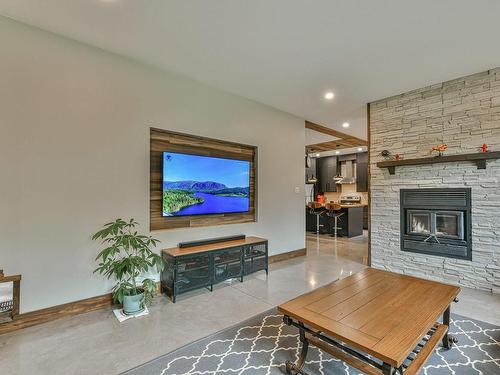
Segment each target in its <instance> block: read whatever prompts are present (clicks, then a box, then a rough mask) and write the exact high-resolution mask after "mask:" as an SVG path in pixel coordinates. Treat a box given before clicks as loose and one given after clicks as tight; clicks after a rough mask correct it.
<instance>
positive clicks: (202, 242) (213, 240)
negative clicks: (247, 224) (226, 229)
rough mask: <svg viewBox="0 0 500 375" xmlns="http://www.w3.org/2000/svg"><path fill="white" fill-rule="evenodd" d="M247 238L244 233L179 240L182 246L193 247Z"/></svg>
mask: <svg viewBox="0 0 500 375" xmlns="http://www.w3.org/2000/svg"><path fill="white" fill-rule="evenodd" d="M245 238H246V236H245V235H244V234H238V235H236V236H227V237H217V238H207V239H206V240H197V241H187V242H179V245H178V246H179V247H180V248H186V247H193V246H201V245H209V244H211V243H216V242H227V241H235V240H244V239H245Z"/></svg>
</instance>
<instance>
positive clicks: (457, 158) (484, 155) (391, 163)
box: [377, 151, 500, 174]
mask: <svg viewBox="0 0 500 375" xmlns="http://www.w3.org/2000/svg"><path fill="white" fill-rule="evenodd" d="M491 159H500V151H494V152H477V153H474V154H459V155H443V156H432V157H427V158H415V159H401V160H386V161H379V162H378V163H377V167H379V168H387V169H388V170H389V174H394V173H396V167H400V166H405V165H424V164H437V163H450V162H462V161H464V162H467V161H471V162H475V163H476V165H477V169H486V160H491Z"/></svg>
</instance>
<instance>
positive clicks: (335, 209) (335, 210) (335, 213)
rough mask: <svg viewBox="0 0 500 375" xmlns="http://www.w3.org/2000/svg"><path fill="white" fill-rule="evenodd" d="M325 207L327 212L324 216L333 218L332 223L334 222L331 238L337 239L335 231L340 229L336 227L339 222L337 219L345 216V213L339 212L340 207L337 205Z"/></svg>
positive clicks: (329, 204) (328, 204)
mask: <svg viewBox="0 0 500 375" xmlns="http://www.w3.org/2000/svg"><path fill="white" fill-rule="evenodd" d="M325 207H326V210H327V213H326V215H327V216H328V217H331V218H333V222H334V227H333V236H332V237H335V238H337V230H339V229H342V228H341V227H339V226H338V221H339V218H340V217H341V216H342V215H344V214H345V212H340V210H341V209H342V206H341V205H340V204H338V203H327V204H326V205H325Z"/></svg>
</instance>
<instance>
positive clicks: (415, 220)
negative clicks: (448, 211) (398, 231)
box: [408, 210, 432, 234]
mask: <svg viewBox="0 0 500 375" xmlns="http://www.w3.org/2000/svg"><path fill="white" fill-rule="evenodd" d="M431 228H432V220H431V213H430V212H429V211H424V210H408V233H413V234H430V233H431Z"/></svg>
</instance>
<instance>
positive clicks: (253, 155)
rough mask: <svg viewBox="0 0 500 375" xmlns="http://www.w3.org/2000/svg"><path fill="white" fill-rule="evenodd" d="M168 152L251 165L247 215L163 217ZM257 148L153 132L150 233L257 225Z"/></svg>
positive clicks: (193, 136)
mask: <svg viewBox="0 0 500 375" xmlns="http://www.w3.org/2000/svg"><path fill="white" fill-rule="evenodd" d="M164 151H170V152H180V153H187V154H195V155H204V156H215V157H222V158H230V159H239V160H248V161H250V210H249V212H246V213H227V214H214V215H193V216H179V217H172V216H170V217H164V216H162V191H163V189H162V179H163V176H162V175H163V170H162V153H163V152H164ZM256 186H257V147H256V146H250V145H245V144H240V143H234V142H227V141H222V140H217V139H212V138H206V137H200V136H196V135H190V134H183V133H177V132H173V131H168V130H162V129H156V128H151V129H150V182H149V228H150V230H161V229H176V228H187V227H193V228H194V227H203V226H211V225H223V224H236V223H248V222H254V221H257V208H256V207H257V188H256Z"/></svg>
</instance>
